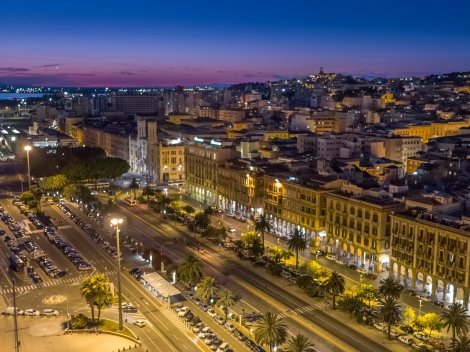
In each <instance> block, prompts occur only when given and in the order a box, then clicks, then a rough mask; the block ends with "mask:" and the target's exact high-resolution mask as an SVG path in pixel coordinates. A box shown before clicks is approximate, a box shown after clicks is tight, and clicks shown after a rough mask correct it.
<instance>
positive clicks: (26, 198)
mask: <svg viewBox="0 0 470 352" xmlns="http://www.w3.org/2000/svg"><path fill="white" fill-rule="evenodd" d="M20 199H21V201H22V202H23V203H25V204H26V205H27V206H28V207H29V208H36V207H37V202H36V199H35V198H34V195H33V193H32V192H31V191H26V192H23V193H21V194H20Z"/></svg>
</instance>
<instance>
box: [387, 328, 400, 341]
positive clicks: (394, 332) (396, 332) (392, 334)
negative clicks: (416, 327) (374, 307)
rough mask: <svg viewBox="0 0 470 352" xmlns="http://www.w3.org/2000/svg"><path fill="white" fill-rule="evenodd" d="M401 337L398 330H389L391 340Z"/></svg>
mask: <svg viewBox="0 0 470 352" xmlns="http://www.w3.org/2000/svg"><path fill="white" fill-rule="evenodd" d="M401 335H403V332H401V331H400V330H398V329H393V328H392V329H391V330H390V337H391V338H392V339H395V338H397V337H398V336H401Z"/></svg>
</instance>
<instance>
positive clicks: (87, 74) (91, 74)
mask: <svg viewBox="0 0 470 352" xmlns="http://www.w3.org/2000/svg"><path fill="white" fill-rule="evenodd" d="M69 75H70V76H83V77H93V76H96V73H70V74H69Z"/></svg>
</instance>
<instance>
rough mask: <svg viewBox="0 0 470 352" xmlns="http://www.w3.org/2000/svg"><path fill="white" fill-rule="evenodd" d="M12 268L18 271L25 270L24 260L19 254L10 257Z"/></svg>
mask: <svg viewBox="0 0 470 352" xmlns="http://www.w3.org/2000/svg"><path fill="white" fill-rule="evenodd" d="M10 268H11V269H12V270H14V271H17V272H21V271H23V270H24V262H23V261H22V260H21V258H20V257H19V256H18V255H16V254H13V255H12V256H11V257H10Z"/></svg>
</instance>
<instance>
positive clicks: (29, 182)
mask: <svg viewBox="0 0 470 352" xmlns="http://www.w3.org/2000/svg"><path fill="white" fill-rule="evenodd" d="M31 149H32V148H31V146H30V145H25V147H24V150H26V160H27V161H28V190H30V189H31V169H30V167H29V152H30V151H31Z"/></svg>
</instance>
